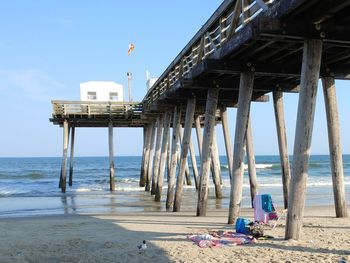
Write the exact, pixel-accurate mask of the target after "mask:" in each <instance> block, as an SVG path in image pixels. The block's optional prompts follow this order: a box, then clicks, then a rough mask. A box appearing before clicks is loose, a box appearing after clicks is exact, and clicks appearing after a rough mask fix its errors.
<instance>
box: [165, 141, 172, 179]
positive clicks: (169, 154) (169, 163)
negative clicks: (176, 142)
mask: <svg viewBox="0 0 350 263" xmlns="http://www.w3.org/2000/svg"><path fill="white" fill-rule="evenodd" d="M170 166H171V138H170V135H169V140H168V149H167V165H166V169H167V178H169V174H170Z"/></svg>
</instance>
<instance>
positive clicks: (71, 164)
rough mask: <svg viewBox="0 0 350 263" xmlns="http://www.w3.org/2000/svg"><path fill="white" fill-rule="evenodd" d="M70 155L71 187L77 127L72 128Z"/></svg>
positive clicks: (71, 183)
mask: <svg viewBox="0 0 350 263" xmlns="http://www.w3.org/2000/svg"><path fill="white" fill-rule="evenodd" d="M71 131H72V132H71V141H70V155H69V186H72V185H73V168H74V167H73V166H74V140H75V127H74V126H72V127H71Z"/></svg>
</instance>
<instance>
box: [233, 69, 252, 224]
mask: <svg viewBox="0 0 350 263" xmlns="http://www.w3.org/2000/svg"><path fill="white" fill-rule="evenodd" d="M253 85H254V73H253V72H242V73H241V78H240V83H239V97H238V108H237V116H236V129H235V140H234V149H233V170H232V179H231V194H230V206H229V216H228V223H229V224H234V223H235V222H236V219H237V217H238V215H239V213H240V208H241V201H242V187H243V172H244V169H243V168H244V167H243V165H242V164H243V162H244V151H243V148H244V144H245V139H246V132H247V126H248V118H249V111H250V102H251V99H252V92H253Z"/></svg>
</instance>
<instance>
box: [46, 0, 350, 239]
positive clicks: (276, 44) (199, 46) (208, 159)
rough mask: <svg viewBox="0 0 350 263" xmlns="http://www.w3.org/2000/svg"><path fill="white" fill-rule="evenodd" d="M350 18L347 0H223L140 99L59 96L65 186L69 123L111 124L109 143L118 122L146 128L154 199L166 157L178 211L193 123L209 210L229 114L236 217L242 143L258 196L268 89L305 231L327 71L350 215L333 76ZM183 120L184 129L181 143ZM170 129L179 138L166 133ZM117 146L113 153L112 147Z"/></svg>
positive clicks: (201, 199)
mask: <svg viewBox="0 0 350 263" xmlns="http://www.w3.org/2000/svg"><path fill="white" fill-rule="evenodd" d="M349 22H350V1H348V0H342V1H341V0H334V1H328V0H270V1H264V0H254V1H252V0H242V1H240V0H226V1H224V2H223V3H222V4H221V5H220V7H219V8H218V9H217V10H216V11H215V12H214V14H213V15H212V16H211V17H210V18H209V20H208V21H207V22H206V23H205V24H204V25H203V27H202V28H201V29H200V30H199V31H198V32H197V33H196V34H195V35H194V37H193V38H192V39H191V41H190V42H189V43H188V44H187V45H186V46H185V47H184V49H183V50H182V51H181V52H180V53H179V55H178V56H177V57H176V58H175V59H174V61H173V62H172V63H171V64H170V65H169V66H168V68H167V69H166V70H165V71H164V73H163V74H162V75H161V76H160V78H159V79H158V81H157V82H156V83H155V84H154V85H153V86H152V88H151V89H150V90H149V91H148V92H147V94H146V96H145V98H144V99H143V101H142V102H141V103H139V104H136V103H133V104H113V103H108V102H106V103H96V104H95V103H90V102H89V103H87V102H86V103H85V102H58V101H54V102H53V106H54V112H53V118H52V119H51V121H52V122H53V123H54V124H59V125H61V126H62V127H63V128H64V129H63V130H64V145H63V161H62V172H61V180H60V186H61V188H62V191H65V180H66V172H65V168H66V160H67V152H68V138H69V130H70V129H69V127H71V128H72V129H71V136H72V141H73V140H74V139H73V138H74V129H73V128H76V127H109V131H110V133H109V134H110V142H111V140H112V137H113V133H112V131H113V127H144V148H143V153H142V154H143V157H142V167H141V175H140V186H142V187H145V189H146V190H147V191H148V190H151V194H152V195H153V194H154V195H155V200H156V201H160V200H161V198H162V186H163V184H164V182H163V180H164V171H165V166H166V163H170V165H169V169H170V171H169V175H170V176H169V182H168V186H169V188H168V193H167V202H166V205H167V208H168V209H170V210H171V209H173V211H179V210H180V209H181V194H182V185H183V181H184V178H185V177H186V174H187V172H186V167H187V156H188V153H190V154H192V158H191V160H194V158H193V151H192V150H191V144H192V139H193V138H191V130H192V128H194V127H195V128H196V132H197V141H198V147H199V149H200V158H201V164H200V171H199V174H198V177H197V179H196V185H197V187H198V205H197V215H198V216H205V215H206V206H207V200H208V182H209V175H210V171H211V174H212V179H213V182H214V184H215V193H216V197H217V198H221V197H222V193H221V178H220V171H219V170H218V169H217V159H216V152H217V149H216V147H217V146H216V139H215V127H216V124H217V123H219V122H222V126H223V132H224V137H225V145H226V153H227V157H228V164H229V169H230V176H231V195H230V206H229V211H228V223H230V224H233V223H235V220H236V219H237V217H238V216H239V214H240V208H241V200H242V182H243V180H242V179H243V167H242V163H243V160H244V155H245V152H247V154H248V156H249V158H248V159H249V174H250V176H251V177H250V179H251V180H250V181H251V190H252V192H251V193H252V196H254V193H255V192H256V188H257V187H258V186H257V185H256V182H255V180H256V179H255V176H256V175H255V169H254V152H253V142H252V136H251V131H250V129H251V124H250V105H251V102H254V101H257V102H266V101H268V99H269V95H268V94H269V93H271V94H273V102H274V109H275V118H276V127H277V134H278V143H279V152H280V156H281V167H282V174H281V181H282V183H283V193H284V205H285V207H286V208H287V207H288V218H287V227H286V234H285V238H286V239H299V237H300V233H301V228H302V220H303V211H304V203H305V193H306V180H307V176H308V161H309V157H310V145H311V138H312V128H313V119H314V112H315V103H316V96H317V86H318V82H319V79H322V84H323V90H324V94H325V96H324V97H325V104H326V109H327V124H328V137H329V147H330V158H331V173H332V178H333V189H334V200H335V210H336V216H337V217H347V216H348V215H347V207H346V203H345V188H344V175H343V168H342V167H343V164H342V152H341V141H340V135H339V134H340V131H339V120H338V119H339V118H338V110H337V102H336V95H335V81H334V80H335V79H344V80H347V79H349V78H350V62H349V58H350V27H349ZM285 92H298V93H299V104H298V114H297V123H296V127H297V128H296V134H295V144H294V151H293V163H292V165H290V164H289V159H288V150H287V149H288V145H287V140H286V130H285V124H284V113H283V93H285ZM229 107H235V108H237V115H236V129H235V134H234V137H233V144H232V143H231V138H230V134H229V130H228V128H227V127H228V121H229V120H228V118H227V113H226V110H227V108H229ZM252 125H254V124H252ZM271 125H273V124H271ZM181 126H183V127H184V132H183V138H182V141H181V146H180V144H179V143H180V137H181V136H180V135H181V132H180V131H181ZM202 126H203V127H204V130H203V134H201V133H202V130H201V127H202ZM171 128H172V129H173V136H172V137H171V136H169V134H170V129H171ZM170 138H172V139H170ZM170 144H171V145H170ZM72 145H73V144H72ZM232 145H233V147H232ZM71 153H73V148H72V149H71ZM110 155H111V156H112V155H113V151H112V150H111V151H110ZM178 156H180V157H178ZM167 158H169V160H170V162H167ZM175 158H176V160H175ZM177 158H179V162H178V161H177V160H178V159H177ZM178 163H179V164H178ZM177 165H179V169H178V173H177V174H176V166H177ZM193 165H196V164H194V163H193ZM112 167H113V162H112V159H111V170H110V171H111V172H110V173H111V177H110V178H111V190H113V189H114V186H113V185H112V180H113V176H114V169H112ZM175 182H176V187H175ZM171 206H173V208H172V207H171Z"/></svg>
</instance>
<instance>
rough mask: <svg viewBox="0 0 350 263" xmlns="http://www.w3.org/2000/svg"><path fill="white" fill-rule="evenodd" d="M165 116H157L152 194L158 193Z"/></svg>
mask: <svg viewBox="0 0 350 263" xmlns="http://www.w3.org/2000/svg"><path fill="white" fill-rule="evenodd" d="M163 121H164V119H163V116H162V115H159V116H158V118H157V134H156V150H155V152H154V165H153V176H152V187H151V194H152V195H155V194H156V189H157V181H158V174H159V161H160V153H161V147H162V144H161V142H162V133H163Z"/></svg>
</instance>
